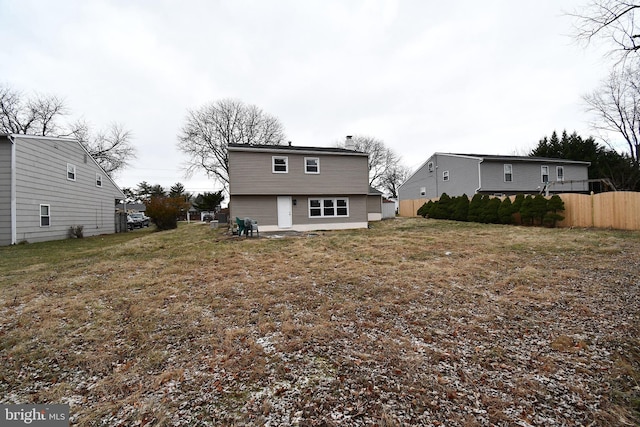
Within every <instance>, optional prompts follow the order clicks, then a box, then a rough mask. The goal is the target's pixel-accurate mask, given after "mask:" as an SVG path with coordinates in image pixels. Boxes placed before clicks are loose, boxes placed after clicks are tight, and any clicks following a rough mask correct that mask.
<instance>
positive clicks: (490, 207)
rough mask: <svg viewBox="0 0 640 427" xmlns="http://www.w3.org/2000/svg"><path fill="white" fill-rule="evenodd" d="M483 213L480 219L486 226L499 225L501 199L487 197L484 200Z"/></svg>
mask: <svg viewBox="0 0 640 427" xmlns="http://www.w3.org/2000/svg"><path fill="white" fill-rule="evenodd" d="M482 199H483V206H482V212H481V214H480V219H481V221H482V222H484V223H485V224H497V223H498V222H499V217H498V209H500V204H501V202H500V199H499V198H497V197H490V196H488V195H485V196H484V197H483V198H482Z"/></svg>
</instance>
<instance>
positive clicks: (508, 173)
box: [504, 164, 513, 182]
mask: <svg viewBox="0 0 640 427" xmlns="http://www.w3.org/2000/svg"><path fill="white" fill-rule="evenodd" d="M511 181H513V166H512V165H509V164H507V165H504V182H511Z"/></svg>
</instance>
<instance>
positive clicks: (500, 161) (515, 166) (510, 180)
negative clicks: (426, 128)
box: [398, 153, 590, 200]
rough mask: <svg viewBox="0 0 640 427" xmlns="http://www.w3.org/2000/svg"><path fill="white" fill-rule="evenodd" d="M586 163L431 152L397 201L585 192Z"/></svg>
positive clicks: (400, 190) (586, 186) (586, 184)
mask: <svg viewBox="0 0 640 427" xmlns="http://www.w3.org/2000/svg"><path fill="white" fill-rule="evenodd" d="M589 165H590V163H589V162H580V161H573V160H563V159H549V158H540V157H522V156H488V155H477V154H450V153H435V154H434V155H432V156H431V157H429V159H428V160H427V161H426V162H424V164H422V166H420V167H419V168H418V169H417V170H416V171H415V172H414V173H413V175H411V176H410V177H409V178H408V179H407V181H406V182H405V183H404V184H402V185H401V186H400V188H399V189H398V196H399V199H400V200H411V199H420V198H425V199H435V198H438V197H440V196H441V195H442V194H443V193H447V195H449V196H452V197H453V196H461V195H462V194H466V195H467V196H469V197H471V196H473V195H474V194H476V193H480V194H492V195H493V194H495V195H513V194H521V193H522V194H536V193H540V192H546V191H547V190H548V191H549V192H550V193H568V192H572V193H582V192H588V191H589V183H588V171H587V169H588V167H589Z"/></svg>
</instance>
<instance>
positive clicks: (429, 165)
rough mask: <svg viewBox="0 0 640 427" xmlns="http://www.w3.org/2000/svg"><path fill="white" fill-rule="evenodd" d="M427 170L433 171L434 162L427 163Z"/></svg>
mask: <svg viewBox="0 0 640 427" xmlns="http://www.w3.org/2000/svg"><path fill="white" fill-rule="evenodd" d="M427 170H428V171H429V172H433V162H429V163H427Z"/></svg>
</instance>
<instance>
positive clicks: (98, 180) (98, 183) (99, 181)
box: [96, 173, 102, 187]
mask: <svg viewBox="0 0 640 427" xmlns="http://www.w3.org/2000/svg"><path fill="white" fill-rule="evenodd" d="M96 187H102V175H100V174H99V173H97V174H96Z"/></svg>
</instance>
